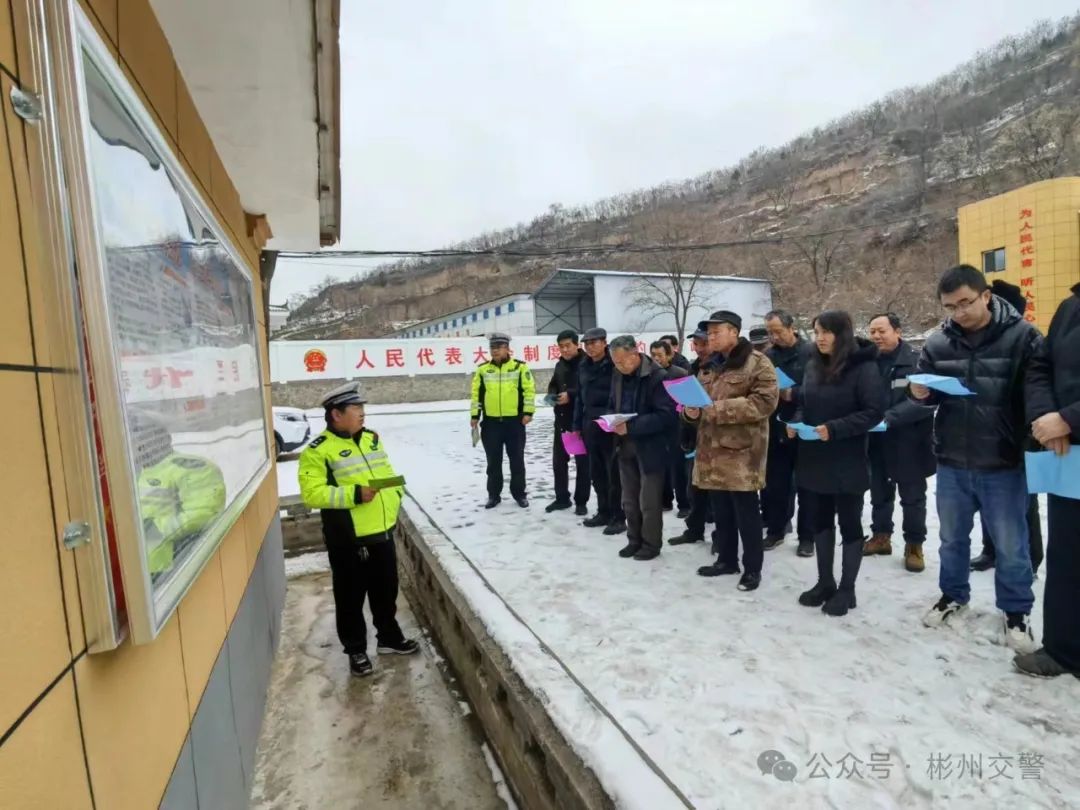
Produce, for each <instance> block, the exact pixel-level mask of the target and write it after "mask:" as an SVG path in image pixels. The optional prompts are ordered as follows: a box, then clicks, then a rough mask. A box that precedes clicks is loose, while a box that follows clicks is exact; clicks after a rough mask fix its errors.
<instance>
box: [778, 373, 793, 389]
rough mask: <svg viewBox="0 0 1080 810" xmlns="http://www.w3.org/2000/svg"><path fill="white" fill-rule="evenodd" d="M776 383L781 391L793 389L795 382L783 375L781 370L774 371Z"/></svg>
mask: <svg viewBox="0 0 1080 810" xmlns="http://www.w3.org/2000/svg"><path fill="white" fill-rule="evenodd" d="M776 383H777V385H778V386H779V388H780V390H781V391H786V390H787V389H789V388H794V387H795V381H794V380H793V379H791V377H789V376H788V375H787V374H785V373H784V370H783V369H782V368H778V369H776Z"/></svg>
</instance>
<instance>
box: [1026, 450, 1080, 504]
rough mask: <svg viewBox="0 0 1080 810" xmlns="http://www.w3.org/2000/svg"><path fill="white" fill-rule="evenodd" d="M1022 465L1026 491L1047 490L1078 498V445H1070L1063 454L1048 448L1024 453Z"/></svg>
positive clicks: (1051, 492)
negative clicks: (1025, 476) (1026, 486)
mask: <svg viewBox="0 0 1080 810" xmlns="http://www.w3.org/2000/svg"><path fill="white" fill-rule="evenodd" d="M1024 467H1025V469H1026V470H1027V485H1028V492H1049V493H1050V494H1051V495H1059V496H1061V497H1062V498H1072V499H1073V500H1080V447H1077V446H1072V447H1070V448H1069V452H1068V453H1066V454H1065V455H1063V456H1059V455H1058V454H1057V453H1054V452H1051V451H1050V450H1043V451H1041V452H1038V453H1024Z"/></svg>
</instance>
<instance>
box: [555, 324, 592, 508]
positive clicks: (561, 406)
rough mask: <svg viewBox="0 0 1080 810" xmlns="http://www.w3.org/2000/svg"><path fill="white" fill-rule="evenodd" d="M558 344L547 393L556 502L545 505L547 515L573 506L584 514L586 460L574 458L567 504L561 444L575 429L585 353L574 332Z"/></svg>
mask: <svg viewBox="0 0 1080 810" xmlns="http://www.w3.org/2000/svg"><path fill="white" fill-rule="evenodd" d="M556 341H557V342H558V344H559V355H560V357H559V362H557V363H556V364H555V370H554V371H553V372H552V374H551V382H550V383H548V394H549V395H550V396H551V397H553V398H554V400H555V443H554V447H553V449H552V456H551V465H552V469H553V472H554V475H555V500H554V501H552V502H551V503H549V504H548V506H547V508H546V509H545V510H544V511H546V512H557V511H559V510H560V509H569V508H570V507H571V506H573V507H574V512H575V514H578V515H587V514H588V513H589V512H588V509H586V507H585V505H586V504H587V503H588V502H589V484H590V478H589V457H588V456H587V455H585V456H574V467H575V470H576V474H575V478H574V501H573V504H571V502H570V454H569V453H567V452H566V447H565V446H564V445H563V434H564V433H570V432H572V431H573V430H574V402H575V401H576V400H577V397H578V382H579V381H578V369H579V368H580V366H581V361H582V360H583V359H584V357H585V352H583V351H582V350H581V348H580V347H579V346H578V336H577V332H574V331H573V330H569V329H568V330H566V331H564V332H560V333H559V336H558V337H557V338H556Z"/></svg>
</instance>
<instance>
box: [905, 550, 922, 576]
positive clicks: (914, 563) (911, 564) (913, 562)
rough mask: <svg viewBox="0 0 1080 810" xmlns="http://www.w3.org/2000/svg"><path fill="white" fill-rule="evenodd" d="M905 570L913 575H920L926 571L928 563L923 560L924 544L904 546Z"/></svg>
mask: <svg viewBox="0 0 1080 810" xmlns="http://www.w3.org/2000/svg"><path fill="white" fill-rule="evenodd" d="M904 568H906V569H907V570H908V571H911V572H912V573H913V574H918V573H919V572H920V571H923V570H925V569H926V561H925V560H923V555H922V543H905V544H904Z"/></svg>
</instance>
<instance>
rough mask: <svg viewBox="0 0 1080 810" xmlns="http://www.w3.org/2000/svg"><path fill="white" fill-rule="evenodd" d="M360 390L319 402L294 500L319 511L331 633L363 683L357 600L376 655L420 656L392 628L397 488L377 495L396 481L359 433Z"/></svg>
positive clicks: (382, 454)
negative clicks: (320, 426)
mask: <svg viewBox="0 0 1080 810" xmlns="http://www.w3.org/2000/svg"><path fill="white" fill-rule="evenodd" d="M365 401H366V400H365V399H364V398H363V397H362V396H361V394H360V390H359V383H355V382H352V383H346V384H345V385H342V386H341V387H339V388H335V389H334V390H333V391H331V392H330V393H328V394H327V395H326V396H324V397H323V398H322V399H321V400H320V402H319V404H320V405H322V407H323V408H325V409H326V430H324V431H323V432H322V433H320V434H319V435H318V436H316V437H315V438H314V439H313V440H312V442H311V444H309V445H308V446H307V447H306V448H305V449H304V452H303V453H301V454H300V469H299V477H300V495H301V497H302V498H303V500H304V504H305V505H306V506H308V507H309V508H311V509H318V510H320V514H321V516H322V525H323V538H324V539H325V541H326V550H327V552H329V556H330V570H331V573H332V575H333V583H334V607H335V611H336V614H337V632H338V638H339V639H341V644H342V646H343V647H344V648H345V654H346V655H348V656H349V669H350V670H352V673H353V675H370V674H371V671H372V666H371V660H370V659H369V658H368V655H367V626H366V625H365V624H364V597H365V596H366V597H367V599H368V604H369V606H370V608H371V617H372V619H373V620H374V623H375V631H376V634H377V636H378V648H377V649H378V652H379V653H380V654H383V653H397V654H399V655H409V654H411V653H414V652H416V651H417V650H418V649H420V646H419V644H417V642H416V641H415V640H413V639H406V638H405V636H404V635H403V634H402V632H401V628H400V627H399V626H398V623H397V619H396V618H395V614H396V613H397V593H398V575H397V554H396V552H395V550H394V527H395V524H396V523H397V515H398V510H399V508H400V507H401V498H402V494H403V487H401V486H387V487H376V486H374V485H375V484H378V483H383V482H384V481H385V479H388V478H393V477H395V473H394V468H393V467H392V466H391V464H390V457H389V456H388V455H387V452H386V447H385V446H384V445H383V443H382V439H381V438H380V437H379V434H378V433H376V432H375V431H373V430H368V429H367V428H365V427H364V403H365Z"/></svg>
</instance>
